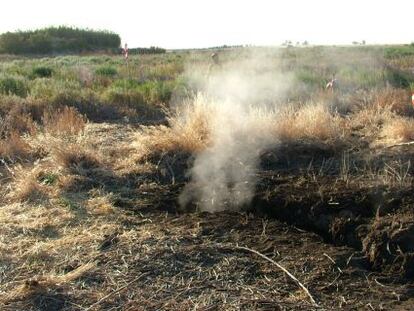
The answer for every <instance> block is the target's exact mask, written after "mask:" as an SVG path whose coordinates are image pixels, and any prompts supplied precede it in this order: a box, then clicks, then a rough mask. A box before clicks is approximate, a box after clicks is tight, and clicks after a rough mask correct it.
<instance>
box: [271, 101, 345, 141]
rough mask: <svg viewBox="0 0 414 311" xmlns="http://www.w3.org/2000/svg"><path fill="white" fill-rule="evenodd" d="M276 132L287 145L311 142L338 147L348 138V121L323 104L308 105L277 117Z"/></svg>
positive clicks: (287, 111)
mask: <svg viewBox="0 0 414 311" xmlns="http://www.w3.org/2000/svg"><path fill="white" fill-rule="evenodd" d="M274 126H275V128H274V131H275V133H276V135H277V137H278V138H279V139H280V140H281V141H282V142H285V143H293V142H298V141H309V142H314V143H323V144H328V145H336V144H339V143H343V142H345V140H346V139H347V136H348V134H349V133H348V124H347V120H345V119H344V118H342V117H340V116H339V115H338V114H336V113H331V112H330V111H329V109H328V108H327V107H326V105H324V104H323V103H317V104H307V105H305V106H303V107H301V108H299V109H298V110H295V109H293V108H286V109H284V110H282V111H281V112H280V113H279V114H278V115H277V117H276V120H275V125H274Z"/></svg>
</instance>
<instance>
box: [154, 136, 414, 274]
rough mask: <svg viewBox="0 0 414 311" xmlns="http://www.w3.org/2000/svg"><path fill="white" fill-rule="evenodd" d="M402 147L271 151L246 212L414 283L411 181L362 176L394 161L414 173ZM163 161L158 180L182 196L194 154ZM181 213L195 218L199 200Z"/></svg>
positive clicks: (302, 147)
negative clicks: (313, 235) (312, 236)
mask: <svg viewBox="0 0 414 311" xmlns="http://www.w3.org/2000/svg"><path fill="white" fill-rule="evenodd" d="M401 149H402V148H398V149H397V150H385V151H384V150H382V151H366V150H365V151H363V152H360V151H356V152H353V151H346V152H345V151H343V150H342V151H340V152H338V151H336V150H331V149H329V148H325V147H323V146H322V147H315V146H311V147H310V146H309V145H298V144H296V145H293V146H282V147H279V148H278V149H275V150H271V151H268V152H266V153H264V154H263V155H262V157H261V168H260V169H259V171H258V172H257V175H258V180H259V182H258V184H257V186H256V192H255V196H254V198H253V199H252V202H251V203H250V204H249V205H248V206H245V207H244V208H243V210H244V211H245V212H248V213H253V214H255V215H258V216H261V217H266V218H269V219H276V220H278V221H282V222H284V223H286V224H288V225H293V226H295V227H298V228H300V229H302V230H306V231H308V232H313V233H316V234H318V235H319V236H320V237H321V238H322V239H323V241H324V242H326V243H329V244H332V245H336V246H348V247H351V248H352V249H354V250H356V251H359V252H361V254H362V256H363V257H364V260H363V262H364V266H365V268H366V269H368V270H372V271H381V272H386V273H390V274H391V275H392V276H393V277H396V278H399V279H401V280H406V281H408V282H410V281H412V280H413V279H414V217H413V216H414V215H413V214H414V212H413V208H412V207H413V204H414V197H413V196H412V185H411V181H400V182H399V183H398V182H396V183H387V184H385V183H384V182H382V181H381V180H379V179H381V177H380V176H377V177H374V178H373V177H372V176H368V174H366V172H365V173H361V171H363V170H366V169H367V165H369V167H370V170H371V171H375V172H379V171H380V170H383V169H384V168H386V167H387V166H389V165H388V163H390V162H391V161H394V162H396V163H399V165H401V163H406V164H407V165H408V166H407V171H405V173H410V174H411V172H412V169H411V168H410V158H412V155H413V151H410V150H409V149H406V150H403V152H401ZM367 152H368V153H369V154H368V156H367ZM344 159H345V160H344ZM344 161H346V162H347V163H344ZM158 163H159V171H158V175H157V182H162V183H165V182H167V183H168V182H172V183H173V184H175V188H176V189H175V193H176V194H178V193H179V189H180V188H181V187H182V186H183V185H184V184H185V183H186V182H188V181H189V178H190V177H189V174H188V172H187V170H188V168H189V167H191V163H192V158H191V156H190V155H187V154H164V155H162V157H160V158H159V159H158ZM344 165H345V166H347V167H346V172H344V168H343V166H344ZM241 169H242V168H241ZM394 177H395V176H394ZM397 177H398V176H397ZM397 177H396V178H397ZM397 179H398V178H397ZM177 182H178V183H179V184H181V186H180V185H178V186H177V184H176V183H177ZM177 187H178V189H177ZM165 203H166V204H164V203H163V204H161V206H168V207H171V203H175V204H176V202H174V200H173V201H171V199H168V200H167V201H165ZM176 208H177V209H176V210H177V211H178V212H193V211H194V210H196V209H197V202H193V204H190V206H189V207H186V208H185V209H184V210H183V208H182V207H180V206H178V205H176Z"/></svg>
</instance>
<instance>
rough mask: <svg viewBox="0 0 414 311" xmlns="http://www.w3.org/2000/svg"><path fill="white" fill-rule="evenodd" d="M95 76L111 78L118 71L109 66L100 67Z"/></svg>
mask: <svg viewBox="0 0 414 311" xmlns="http://www.w3.org/2000/svg"><path fill="white" fill-rule="evenodd" d="M95 74H97V75H100V76H105V77H113V76H116V75H117V74H118V71H117V70H116V69H115V68H114V67H111V66H102V67H99V68H97V69H96V70H95Z"/></svg>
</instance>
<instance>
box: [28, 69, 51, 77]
mask: <svg viewBox="0 0 414 311" xmlns="http://www.w3.org/2000/svg"><path fill="white" fill-rule="evenodd" d="M52 74H53V69H52V68H50V67H46V66H40V67H35V68H33V70H32V76H33V77H35V78H50V77H51V76H52Z"/></svg>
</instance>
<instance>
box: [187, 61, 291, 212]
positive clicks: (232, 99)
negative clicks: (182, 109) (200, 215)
mask: <svg viewBox="0 0 414 311" xmlns="http://www.w3.org/2000/svg"><path fill="white" fill-rule="evenodd" d="M269 61H271V60H269V58H267V57H263V56H261V57H258V56H255V57H254V58H252V57H249V58H247V59H245V60H244V61H238V62H233V63H231V62H230V63H228V64H226V66H225V67H220V68H213V70H212V72H210V73H209V75H208V76H207V77H206V78H205V79H204V80H203V81H201V82H202V83H200V80H199V81H198V82H199V83H200V85H199V89H200V90H201V92H202V95H200V94H199V95H198V98H196V99H195V102H196V103H197V102H200V101H203V104H204V105H207V106H208V109H209V111H210V115H211V117H210V120H209V122H208V123H209V134H210V137H209V139H210V140H209V141H210V143H209V146H208V148H206V149H205V150H204V151H202V152H200V153H199V154H197V155H196V158H195V161H194V166H193V168H192V169H191V171H190V175H191V182H190V183H189V184H188V185H187V186H186V187H185V189H184V191H183V192H182V193H181V195H180V203H181V205H183V206H186V205H187V204H189V203H195V204H196V205H197V206H198V207H199V209H200V210H203V211H210V212H216V211H222V210H236V209H239V208H241V207H243V206H244V205H246V204H249V203H250V201H251V199H252V197H253V195H254V191H255V185H256V182H257V177H256V173H257V169H258V166H259V164H260V163H259V158H260V155H261V154H262V153H263V151H264V150H266V149H267V148H270V147H271V146H273V145H275V144H276V143H277V139H276V135H275V133H274V132H272V122H274V118H273V117H272V115H273V114H274V113H275V111H276V110H277V106H278V105H279V103H280V102H282V101H283V100H284V99H285V98H284V97H285V94H286V91H287V89H288V87H289V84H290V78H289V77H288V76H287V75H282V74H281V73H280V72H278V71H277V68H275V66H276V64H273V65H274V66H272V64H271V63H269ZM211 112H213V113H211Z"/></svg>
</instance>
